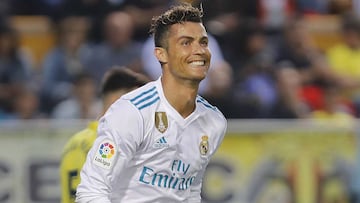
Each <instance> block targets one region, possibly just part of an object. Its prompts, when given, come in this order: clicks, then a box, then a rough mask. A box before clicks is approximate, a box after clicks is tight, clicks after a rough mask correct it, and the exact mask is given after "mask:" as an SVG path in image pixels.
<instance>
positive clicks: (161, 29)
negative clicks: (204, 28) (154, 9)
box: [150, 4, 203, 48]
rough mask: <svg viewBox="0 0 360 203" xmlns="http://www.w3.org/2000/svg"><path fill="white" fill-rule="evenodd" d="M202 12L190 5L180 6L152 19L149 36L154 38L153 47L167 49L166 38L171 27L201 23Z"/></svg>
mask: <svg viewBox="0 0 360 203" xmlns="http://www.w3.org/2000/svg"><path fill="white" fill-rule="evenodd" d="M202 17H203V11H202V9H201V10H200V9H198V8H195V7H193V6H191V5H190V4H180V5H177V6H173V7H171V8H170V9H169V10H167V11H166V12H164V13H163V14H161V15H160V16H156V17H153V18H152V23H151V28H150V34H152V35H153V36H154V41H155V47H163V48H166V47H167V42H166V38H167V36H168V34H169V28H170V26H171V25H174V24H179V23H184V22H196V23H202Z"/></svg>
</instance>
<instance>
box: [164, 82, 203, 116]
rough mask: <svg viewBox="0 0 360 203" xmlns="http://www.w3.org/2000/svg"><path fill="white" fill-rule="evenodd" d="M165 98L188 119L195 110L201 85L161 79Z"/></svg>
mask: <svg viewBox="0 0 360 203" xmlns="http://www.w3.org/2000/svg"><path fill="white" fill-rule="evenodd" d="M161 83H162V87H163V90H164V95H165V98H166V99H167V100H168V102H169V103H170V105H171V106H172V107H173V108H174V109H175V110H176V111H177V112H178V113H179V114H180V115H181V116H182V117H183V118H186V117H188V116H189V115H190V114H191V113H192V112H193V111H194V110H195V99H196V96H197V93H198V89H199V85H198V84H196V85H194V84H186V83H180V82H178V81H174V80H170V79H167V78H162V79H161Z"/></svg>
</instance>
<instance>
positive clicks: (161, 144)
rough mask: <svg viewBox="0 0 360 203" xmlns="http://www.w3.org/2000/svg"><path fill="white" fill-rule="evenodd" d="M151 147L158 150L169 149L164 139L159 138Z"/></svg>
mask: <svg viewBox="0 0 360 203" xmlns="http://www.w3.org/2000/svg"><path fill="white" fill-rule="evenodd" d="M153 147H154V148H156V149H160V148H165V147H169V144H168V143H167V140H166V139H165V137H161V138H160V139H158V140H157V141H156V142H155V143H154V145H153Z"/></svg>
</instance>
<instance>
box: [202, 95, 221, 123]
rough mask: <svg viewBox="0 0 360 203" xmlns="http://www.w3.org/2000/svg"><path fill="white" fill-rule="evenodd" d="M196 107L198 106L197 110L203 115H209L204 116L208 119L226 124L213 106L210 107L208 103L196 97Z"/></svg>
mask: <svg viewBox="0 0 360 203" xmlns="http://www.w3.org/2000/svg"><path fill="white" fill-rule="evenodd" d="M196 105H198V108H199V109H200V111H202V112H203V113H205V114H207V115H210V116H206V117H207V118H209V119H216V120H218V121H219V122H226V119H225V116H224V114H223V113H222V112H221V111H220V110H219V109H218V108H217V107H216V106H214V105H212V104H211V103H210V102H208V101H207V100H206V99H205V98H203V97H201V96H200V95H198V96H197V97H196Z"/></svg>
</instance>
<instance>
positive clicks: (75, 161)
mask: <svg viewBox="0 0 360 203" xmlns="http://www.w3.org/2000/svg"><path fill="white" fill-rule="evenodd" d="M97 126H98V121H93V122H90V123H89V125H88V126H87V128H86V129H84V130H82V131H80V132H78V133H76V134H75V135H74V136H72V137H71V138H70V139H69V141H68V142H67V143H66V145H65V147H64V151H63V154H62V157H61V162H60V182H61V202H62V203H70V202H75V194H76V188H77V186H78V185H79V183H80V171H81V169H82V166H83V164H84V163H85V160H86V156H87V153H88V151H89V150H90V148H91V147H92V145H93V143H94V141H95V139H96V136H97V132H96V131H97Z"/></svg>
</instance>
